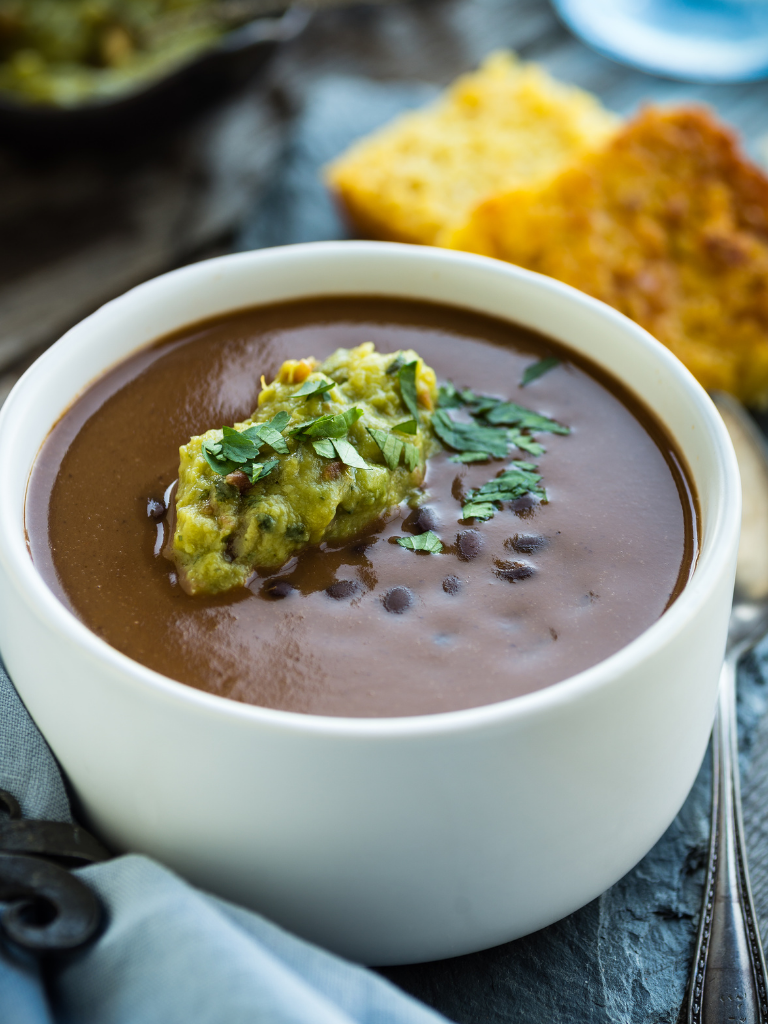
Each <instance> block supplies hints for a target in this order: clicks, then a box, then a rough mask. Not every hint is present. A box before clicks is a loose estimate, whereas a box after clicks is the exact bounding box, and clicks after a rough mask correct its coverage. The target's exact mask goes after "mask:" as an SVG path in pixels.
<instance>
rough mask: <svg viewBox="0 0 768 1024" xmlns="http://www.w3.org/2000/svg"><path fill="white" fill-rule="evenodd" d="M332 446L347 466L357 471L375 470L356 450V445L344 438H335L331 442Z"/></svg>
mask: <svg viewBox="0 0 768 1024" xmlns="http://www.w3.org/2000/svg"><path fill="white" fill-rule="evenodd" d="M331 444H332V445H333V447H334V448H335V449H336V454H337V455H338V456H339V458H340V459H341V461H342V462H343V463H344V465H345V466H353V467H354V468H355V469H375V468H376V467H375V466H371V465H369V464H368V463H367V462H366V461H365V459H364V458H363V457H362V455H361V454H360V452H359V451H358V450H357V448H355V446H354V445H352V444H350V443H349V441H347V440H346V439H345V438H343V437H334V438H333V439H332V440H331Z"/></svg>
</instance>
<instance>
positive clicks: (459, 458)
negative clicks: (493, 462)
mask: <svg viewBox="0 0 768 1024" xmlns="http://www.w3.org/2000/svg"><path fill="white" fill-rule="evenodd" d="M490 457H491V456H490V455H489V454H488V452H459V453H458V455H452V456H451V457H450V459H448V461H449V462H487V461H488V460H489V459H490Z"/></svg>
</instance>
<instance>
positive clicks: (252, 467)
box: [242, 459, 280, 484]
mask: <svg viewBox="0 0 768 1024" xmlns="http://www.w3.org/2000/svg"><path fill="white" fill-rule="evenodd" d="M279 465H280V460H279V459H268V460H267V461H266V462H264V463H261V462H251V463H249V464H248V465H245V466H243V467H242V469H243V472H244V473H245V475H246V476H247V477H248V479H249V480H250V481H251V483H252V484H255V483H256V481H257V480H263V479H264V477H265V476H269V474H270V473H271V472H272V470H273V469H275V468H276V467H277V466H279Z"/></svg>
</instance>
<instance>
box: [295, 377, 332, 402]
mask: <svg viewBox="0 0 768 1024" xmlns="http://www.w3.org/2000/svg"><path fill="white" fill-rule="evenodd" d="M335 387H336V381H335V380H305V381H304V383H303V384H302V385H301V387H300V388H299V390H298V391H294V393H293V395H292V396H291V397H292V398H311V397H312V395H324V394H325V393H326V391H330V390H331V388H335Z"/></svg>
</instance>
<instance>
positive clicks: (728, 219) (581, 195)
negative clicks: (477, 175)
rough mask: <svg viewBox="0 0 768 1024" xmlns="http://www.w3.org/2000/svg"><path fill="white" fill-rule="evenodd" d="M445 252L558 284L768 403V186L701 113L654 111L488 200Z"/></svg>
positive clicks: (706, 375) (699, 373) (717, 380)
mask: <svg viewBox="0 0 768 1024" xmlns="http://www.w3.org/2000/svg"><path fill="white" fill-rule="evenodd" d="M441 241H442V242H443V244H445V245H447V246H449V247H453V248H457V249H465V250H469V251H471V252H478V253H484V254H486V255H489V256H495V257H498V258H499V259H503V260H508V261H510V262H512V263H517V264H519V265H520V266H523V267H527V268H529V269H530V270H536V271H539V272H541V273H543V274H548V275H550V276H551V277H556V278H559V279H560V280H561V281H565V282H567V283H568V284H571V285H574V286H575V287H576V288H579V289H581V290H582V291H584V292H588V293H589V294H590V295H594V296H596V297H597V298H598V299H602V300H603V301H604V302H607V303H610V305H612V306H615V307H616V308H617V309H619V310H621V312H623V313H626V314H627V315H628V316H630V317H632V319H633V320H636V321H637V322H638V323H639V324H641V325H642V326H643V327H645V328H646V329H647V330H648V331H650V332H651V334H653V335H655V337H657V338H658V339H659V340H660V341H662V342H663V343H664V344H665V345H667V346H668V347H669V348H670V349H671V350H672V351H673V352H674V353H675V354H676V355H677V356H678V357H679V358H680V359H681V360H682V361H683V362H684V363H685V364H686V366H688V368H689V369H690V370H691V371H692V372H693V373H694V374H695V376H696V377H698V379H699V381H700V382H701V383H702V384H703V385H704V386H705V387H707V388H722V389H723V390H726V391H730V392H731V393H732V394H734V395H736V396H738V397H739V398H740V399H741V400H742V401H743V402H745V403H747V404H750V405H756V406H766V405H768V179H767V178H766V177H765V175H764V174H763V173H762V172H761V171H760V170H759V169H758V168H757V167H755V166H753V165H752V164H750V163H749V162H748V161H747V160H746V159H745V158H744V156H743V155H742V153H741V152H740V150H739V146H738V144H737V140H736V138H735V136H734V135H733V134H732V133H731V132H730V131H729V130H728V129H727V128H725V127H724V126H723V125H722V124H721V123H720V122H719V121H717V120H716V119H715V117H714V116H713V115H712V114H711V113H710V112H709V111H707V110H706V109H704V108H697V107H684V108H678V109H673V110H662V109H658V108H653V107H649V108H646V109H645V110H644V111H642V112H641V113H640V114H639V115H638V116H637V117H636V118H635V119H634V120H633V121H631V122H629V123H628V124H627V125H626V127H625V128H624V129H623V130H622V131H621V132H620V133H619V134H618V135H617V136H616V137H614V139H613V140H612V141H610V142H609V143H608V145H607V146H606V147H605V148H604V150H603V151H602V152H599V153H595V154H589V155H586V156H583V157H582V158H580V159H579V160H576V161H575V162H574V165H573V166H572V167H570V168H569V169H567V170H564V171H563V172H562V173H561V174H559V175H558V176H557V177H556V178H555V179H554V180H552V181H550V182H549V183H547V184H545V185H543V186H538V187H536V186H531V187H528V188H520V189H516V190H514V191H510V192H507V193H506V194H504V195H500V196H498V197H496V198H493V199H489V200H488V201H487V202H485V203H484V204H482V205H481V206H480V207H479V208H478V209H476V210H475V212H474V213H473V215H472V217H471V218H470V220H469V222H468V223H467V224H466V225H464V227H462V228H459V229H457V230H455V231H453V232H446V233H445V234H444V235H443V237H442V239H441Z"/></svg>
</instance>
